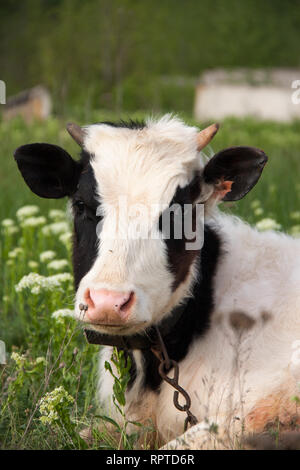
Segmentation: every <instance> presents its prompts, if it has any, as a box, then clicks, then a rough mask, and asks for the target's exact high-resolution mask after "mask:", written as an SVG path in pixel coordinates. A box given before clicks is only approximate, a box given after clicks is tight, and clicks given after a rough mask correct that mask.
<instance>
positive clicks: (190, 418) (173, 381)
mask: <svg viewBox="0 0 300 470" xmlns="http://www.w3.org/2000/svg"><path fill="white" fill-rule="evenodd" d="M79 309H80V311H81V312H83V314H85V312H86V311H87V310H88V306H87V305H85V304H80V305H79ZM155 330H156V334H157V338H158V342H159V344H158V348H157V347H152V348H151V350H152V352H153V353H154V354H155V356H156V357H157V358H158V360H159V361H160V364H159V366H158V373H159V375H160V376H161V378H162V379H163V380H164V381H165V382H167V383H168V384H169V385H171V387H173V388H175V392H174V395H173V403H174V406H175V408H177V410H179V411H183V412H185V413H186V414H187V417H186V419H185V421H184V431H186V430H187V428H188V425H191V426H194V425H195V424H197V423H198V420H197V418H196V416H195V415H193V413H192V412H191V410H190V407H191V398H190V396H189V394H188V393H187V391H186V390H184V388H182V387H181V386H180V385H179V383H178V381H179V365H178V362H176V361H173V360H172V359H170V358H169V355H168V351H167V349H166V346H165V343H164V342H163V339H162V337H161V334H160V331H159V329H158V328H157V327H155ZM171 369H173V370H174V376H173V377H169V376H168V375H167V374H168V373H169V372H170V371H171ZM179 394H181V395H182V396H183V398H184V399H185V404H184V405H180V403H179V401H178V398H179Z"/></svg>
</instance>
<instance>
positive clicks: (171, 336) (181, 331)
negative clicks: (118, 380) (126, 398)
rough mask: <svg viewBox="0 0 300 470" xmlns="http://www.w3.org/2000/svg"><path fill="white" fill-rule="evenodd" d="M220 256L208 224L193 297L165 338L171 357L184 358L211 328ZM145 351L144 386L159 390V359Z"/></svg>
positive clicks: (174, 358)
mask: <svg viewBox="0 0 300 470" xmlns="http://www.w3.org/2000/svg"><path fill="white" fill-rule="evenodd" d="M220 256H221V240H220V237H219V235H218V234H217V233H216V232H215V231H214V230H212V229H211V228H210V227H209V226H205V233H204V245H203V248H202V250H201V252H200V253H199V254H198V259H197V264H198V278H197V281H196V283H195V285H194V288H193V297H192V298H190V299H189V300H188V302H187V304H186V308H185V310H184V313H183V314H182V316H181V318H180V319H179V321H178V322H177V324H176V325H175V326H174V327H173V328H172V329H171V331H170V332H169V333H168V334H167V335H166V336H165V337H163V340H164V343H165V345H166V348H167V351H168V354H169V357H170V359H173V360H175V361H181V360H182V359H184V358H185V357H186V355H187V354H188V350H189V347H190V345H191V343H192V341H193V340H195V339H196V338H200V337H201V336H203V335H204V334H205V333H206V331H207V330H208V328H209V325H210V315H211V313H212V310H213V308H214V297H213V290H214V286H213V282H214V276H215V273H216V268H217V264H218V261H219V258H220ZM142 354H143V358H144V371H145V380H144V386H145V387H146V388H150V389H151V390H155V391H159V386H160V384H161V382H162V379H161V377H160V375H159V373H158V365H159V362H158V359H157V358H156V356H154V354H153V353H152V352H151V351H142ZM134 370H135V368H133V371H134Z"/></svg>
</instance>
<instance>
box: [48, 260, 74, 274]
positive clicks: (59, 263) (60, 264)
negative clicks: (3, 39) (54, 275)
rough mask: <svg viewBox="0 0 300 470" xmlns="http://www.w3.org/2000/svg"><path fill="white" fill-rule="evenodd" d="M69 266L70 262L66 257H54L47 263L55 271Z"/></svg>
mask: <svg viewBox="0 0 300 470" xmlns="http://www.w3.org/2000/svg"><path fill="white" fill-rule="evenodd" d="M67 266H69V263H68V261H67V260H66V259H54V260H53V261H51V262H50V263H48V264H47V268H48V269H53V270H54V271H59V270H60V269H63V268H66V267H67Z"/></svg>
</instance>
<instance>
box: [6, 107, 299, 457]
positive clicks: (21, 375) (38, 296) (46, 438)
mask: <svg viewBox="0 0 300 470" xmlns="http://www.w3.org/2000/svg"><path fill="white" fill-rule="evenodd" d="M119 117H122V118H125V119H126V117H128V116H126V115H125V116H124V115H123V116H118V118H119ZM131 117H138V118H142V117H143V113H139V114H137V115H135V116H132V115H131ZM73 118H74V120H77V121H78V122H79V123H80V124H85V122H83V121H82V120H80V119H78V117H77V119H76V116H73ZM115 118H116V116H114V115H111V114H109V113H93V115H92V116H91V117H90V119H89V122H98V121H101V120H107V119H115ZM186 120H187V121H188V122H190V123H191V124H193V121H192V120H191V119H189V118H186ZM203 126H204V124H203ZM0 142H1V148H0V158H1V165H0V195H1V205H0V263H1V264H0V339H2V340H4V341H5V342H6V347H7V351H8V364H7V365H6V367H3V366H2V369H1V366H0V384H1V391H0V410H1V414H0V448H26V449H31V448H35V449H36V448H39V449H41V448H43V449H58V448H64V449H70V448H80V449H83V448H86V444H85V443H84V442H83V440H82V439H81V438H80V436H79V434H78V431H79V430H80V429H82V428H84V427H85V426H86V425H88V424H89V423H90V422H91V420H92V419H94V424H95V425H97V424H99V422H100V421H101V422H102V423H103V422H108V420H107V417H102V418H93V416H95V415H99V411H97V409H96V405H95V403H94V394H95V388H96V375H97V373H96V356H97V352H98V351H97V347H95V346H91V345H87V344H86V341H85V339H84V336H83V333H82V330H81V329H80V327H78V325H77V324H76V323H75V322H74V321H73V320H72V319H71V318H69V317H67V316H66V317H62V316H58V318H54V317H53V316H52V314H53V312H55V311H57V310H61V309H72V308H73V297H74V291H73V283H72V277H71V272H72V268H71V256H70V241H69V240H68V233H69V232H70V230H71V228H70V227H68V225H66V224H65V223H64V224H63V225H62V226H61V227H60V230H58V229H57V227H59V226H53V225H52V224H53V223H60V221H61V220H63V221H64V222H65V217H64V215H63V214H60V213H56V214H53V213H52V212H49V211H50V209H62V210H65V206H66V201H65V200H62V201H52V200H45V199H40V198H38V197H37V196H35V195H34V194H32V193H31V192H30V190H29V189H28V188H27V186H26V185H25V183H24V182H23V180H22V178H21V176H20V174H19V172H18V170H17V167H16V164H15V162H14V159H13V152H14V150H15V148H17V147H18V146H20V145H23V144H26V143H31V142H49V143H53V144H58V145H61V146H62V147H64V148H65V149H66V150H68V151H69V152H70V153H71V154H72V155H73V156H74V157H76V155H77V154H78V148H77V146H76V145H75V144H74V143H73V141H72V140H71V139H70V137H69V136H68V134H67V132H66V131H65V130H64V123H62V122H60V121H59V120H57V119H54V118H52V119H51V120H49V121H48V122H46V123H34V124H32V125H29V126H27V125H25V124H24V123H23V122H22V121H21V120H18V119H17V120H14V121H12V122H8V123H4V122H2V123H0ZM231 145H253V146H256V147H259V148H262V149H263V150H264V151H265V152H266V154H267V155H268V156H269V162H268V164H267V166H266V168H265V170H264V172H263V175H262V178H261V180H260V182H259V183H258V184H257V186H256V187H255V188H254V189H253V191H251V193H249V195H248V196H246V197H245V199H244V200H242V201H240V202H238V203H236V204H227V206H226V207H225V210H228V211H230V212H232V213H233V214H237V215H240V216H242V217H243V218H244V219H245V220H247V221H248V222H250V223H252V224H255V223H257V222H259V221H260V220H262V219H264V218H271V219H273V220H274V221H276V223H277V224H279V225H280V226H281V227H282V230H285V231H287V232H291V233H294V234H297V233H299V232H300V213H299V211H300V208H299V196H300V182H299V174H300V122H294V123H291V124H276V123H272V122H264V123H260V122H257V121H255V120H252V119H245V120H236V119H227V120H225V121H224V123H222V126H221V129H220V131H219V133H218V135H217V136H216V137H215V139H214V142H213V149H214V151H218V150H220V149H222V148H225V147H228V146H231ZM175 158H176V156H175ZM28 204H29V205H35V206H37V207H38V209H37V211H38V213H37V214H34V215H33V217H34V219H33V221H32V223H33V224H34V223H36V224H38V225H37V226H31V225H30V224H28V222H27V223H26V222H25V223H24V220H27V221H28V219H24V218H22V216H20V214H19V216H17V215H16V213H17V210H18V209H19V208H20V207H22V206H24V205H28ZM41 217H42V218H41ZM43 217H44V218H43ZM7 218H11V219H12V220H13V222H11V223H12V224H13V225H12V226H11V227H13V228H9V227H6V228H5V227H3V226H2V225H1V221H2V220H3V219H7ZM49 226H50V228H49ZM53 227H54V228H53ZM55 227H56V230H55ZM56 232H58V233H56ZM16 248H17V249H16ZM49 250H52V251H54V252H55V255H54V259H56V260H66V261H65V262H63V263H62V267H59V268H58V270H57V271H56V270H55V264H54V267H53V265H51V264H50V263H51V260H50V259H48V260H45V259H43V257H42V259H41V258H40V255H41V253H43V252H45V251H49ZM63 265H64V266H63ZM51 266H52V267H51ZM31 272H35V273H38V274H39V275H42V276H44V278H42V279H43V280H44V281H45V280H46V281H45V282H46V283H47V282H48V284H49V279H50V280H51V279H52V280H53V278H51V276H53V275H55V274H57V273H62V272H64V273H67V274H66V276H65V277H66V279H65V280H64V281H63V280H60V281H57V282H58V284H57V287H53V286H52V287H51V285H50V287H49V286H48V287H47V286H46V287H45V285H44V286H43V287H39V286H40V285H41V283H40V284H39V282H41V278H38V281H36V282H35V283H34V282H33V283H31V284H30V285H29V284H28V286H27V287H25V286H23V288H22V284H21V287H20V289H19V290H18V291H17V290H16V289H15V286H16V285H17V284H18V283H19V282H20V280H21V279H22V278H23V277H24V276H26V275H28V274H29V273H31ZM23 284H24V282H23ZM12 353H13V354H12ZM121 372H122V370H121ZM125 382H126V381H125ZM120 383H124V381H123V382H122V380H121V379H120ZM58 387H63V389H62V390H61V389H58ZM49 393H50V395H49ZM51 394H52V395H51ZM60 394H61V395H60ZM55 396H56V397H57V396H58V397H61V402H60V403H57V404H56V405H53V406H54V408H53V410H52V415H51V409H50V408H47V406H46V405H47V403H48V402H47V400H48V401H49V397H50V398H52V399H53V400H54V402H55ZM53 397H54V398H53ZM120 399H121V402H122V403H123V401H122V400H123V398H122V396H121V398H120ZM41 400H44V401H41ZM116 400H117V398H116ZM49 402H51V403H53V401H51V400H50V401H49ZM42 403H44V408H43V407H42V408H41V407H40V405H41V404H42ZM118 403H119V405H120V402H118ZM43 410H44V411H43ZM43 412H44V413H45V414H43ZM97 413H98V414H97ZM49 416H50V418H49ZM51 416H52V418H53V417H54V418H55V417H56V418H57V419H54V418H53V419H52V418H51ZM123 418H124V417H123ZM126 426H127V424H126V420H125V418H124V427H123V428H122V429H119V430H118V433H119V439H117V440H114V439H113V438H112V437H111V435H110V433H108V432H107V433H105V432H104V433H98V434H97V433H96V437H95V441H94V443H93V444H91V445H90V446H89V447H90V448H99V447H105V448H118V447H119V446H120V445H123V446H124V445H125V446H127V447H128V448H129V447H130V446H132V445H133V443H132V439H131V438H129V437H128V436H127V435H126Z"/></svg>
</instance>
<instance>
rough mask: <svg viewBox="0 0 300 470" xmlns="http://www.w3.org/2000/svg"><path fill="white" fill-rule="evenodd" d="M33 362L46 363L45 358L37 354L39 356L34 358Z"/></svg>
mask: <svg viewBox="0 0 300 470" xmlns="http://www.w3.org/2000/svg"><path fill="white" fill-rule="evenodd" d="M35 363H36V364H46V358H45V357H43V356H39V357H37V358H36V360H35Z"/></svg>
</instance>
